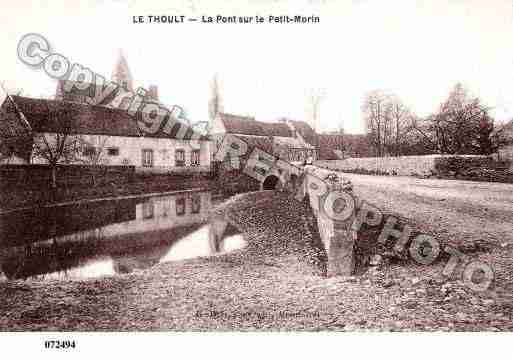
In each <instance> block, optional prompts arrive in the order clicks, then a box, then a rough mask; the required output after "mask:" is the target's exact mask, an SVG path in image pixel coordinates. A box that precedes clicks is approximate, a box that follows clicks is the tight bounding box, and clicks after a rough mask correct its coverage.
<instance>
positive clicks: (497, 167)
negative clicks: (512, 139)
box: [435, 156, 513, 183]
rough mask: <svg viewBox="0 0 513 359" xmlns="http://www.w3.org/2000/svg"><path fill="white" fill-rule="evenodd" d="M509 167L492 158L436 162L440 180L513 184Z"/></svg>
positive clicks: (454, 159) (445, 159)
mask: <svg viewBox="0 0 513 359" xmlns="http://www.w3.org/2000/svg"><path fill="white" fill-rule="evenodd" d="M508 167H509V165H508V164H507V163H506V162H502V161H495V160H494V159H493V158H491V157H462V156H451V157H440V158H437V159H436V160H435V171H436V173H435V175H436V176H437V177H439V178H457V179H462V180H471V181H488V182H504V183H513V175H512V173H511V171H509V170H508Z"/></svg>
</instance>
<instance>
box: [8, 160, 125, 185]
mask: <svg viewBox="0 0 513 359" xmlns="http://www.w3.org/2000/svg"><path fill="white" fill-rule="evenodd" d="M134 173H135V167H134V166H81V165H58V166H57V186H59V187H60V186H75V185H79V186H80V185H82V186H89V185H91V184H92V181H93V174H94V179H95V182H96V184H98V185H101V184H109V183H111V182H115V183H126V182H130V181H131V180H132V178H133V176H134ZM50 179H51V168H50V167H49V166H48V165H34V164H32V165H2V166H0V188H2V189H9V188H16V189H20V188H34V189H43V188H49V187H50V184H51V182H50Z"/></svg>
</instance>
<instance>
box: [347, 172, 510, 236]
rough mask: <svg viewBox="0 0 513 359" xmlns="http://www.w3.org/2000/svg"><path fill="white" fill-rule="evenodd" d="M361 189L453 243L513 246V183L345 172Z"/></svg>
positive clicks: (366, 196)
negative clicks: (485, 243)
mask: <svg viewBox="0 0 513 359" xmlns="http://www.w3.org/2000/svg"><path fill="white" fill-rule="evenodd" d="M343 176H344V177H347V178H348V179H350V180H351V181H352V182H353V185H354V190H355V193H356V194H357V195H358V196H360V198H362V199H364V200H366V201H369V202H371V203H373V204H375V205H376V206H378V207H379V208H382V209H385V210H387V211H391V212H393V213H397V214H399V215H401V216H402V217H405V218H408V219H410V220H412V221H413V222H414V223H415V224H416V225H417V226H418V229H419V230H421V231H422V230H423V231H427V232H429V233H435V234H438V235H441V236H444V237H446V239H448V240H449V241H450V242H458V243H464V242H468V241H475V240H482V241H487V242H490V243H493V244H495V245H499V246H508V245H513V215H512V214H513V185H512V184H504V183H488V182H470V181H456V180H454V181H453V180H431V179H416V178H410V177H386V176H367V175H357V174H349V173H344V174H343Z"/></svg>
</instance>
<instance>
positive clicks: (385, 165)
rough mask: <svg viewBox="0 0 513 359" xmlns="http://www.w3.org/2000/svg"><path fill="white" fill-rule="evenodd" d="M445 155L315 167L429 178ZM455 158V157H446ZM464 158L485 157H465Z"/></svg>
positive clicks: (361, 160) (367, 159) (356, 160)
mask: <svg viewBox="0 0 513 359" xmlns="http://www.w3.org/2000/svg"><path fill="white" fill-rule="evenodd" d="M441 157H444V156H443V155H426V156H400V157H361V158H348V159H345V160H326V161H316V162H315V165H317V166H319V167H322V168H328V169H332V170H338V171H344V170H345V171H348V172H349V171H354V170H362V169H363V170H366V171H377V172H378V173H381V174H385V173H387V174H390V175H394V174H395V175H398V176H413V175H417V176H427V175H430V174H432V173H434V172H435V162H436V159H437V158H441ZM445 157H453V156H445ZM462 157H485V156H472V155H465V156H462Z"/></svg>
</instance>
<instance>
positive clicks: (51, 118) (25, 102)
mask: <svg viewBox="0 0 513 359" xmlns="http://www.w3.org/2000/svg"><path fill="white" fill-rule="evenodd" d="M13 99H14V101H15V102H16V104H17V106H18V108H19V109H20V110H21V111H22V112H23V113H24V114H25V116H26V118H27V120H28V122H29V123H30V125H31V126H32V129H33V130H34V131H37V132H53V133H59V132H61V133H62V132H63V128H66V129H67V130H66V132H68V133H70V134H81V135H107V136H125V137H132V136H141V135H144V136H146V137H158V138H174V136H175V135H176V132H177V129H175V130H173V131H171V133H170V134H169V135H168V134H165V133H163V132H160V131H159V132H157V133H156V134H149V133H146V132H143V131H141V130H140V129H139V126H138V124H137V121H136V120H135V117H134V116H131V115H130V114H129V113H128V112H127V111H125V110H120V109H114V108H110V107H105V106H91V105H86V104H80V103H75V102H65V101H59V100H47V99H34V98H28V97H21V96H13ZM6 103H7V102H6ZM11 107H12V106H9V105H7V110H8V111H13V109H12V108H11ZM139 115H140V114H139ZM175 127H176V126H175ZM191 134H192V130H189V131H188V135H187V136H186V138H190V135H191Z"/></svg>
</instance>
